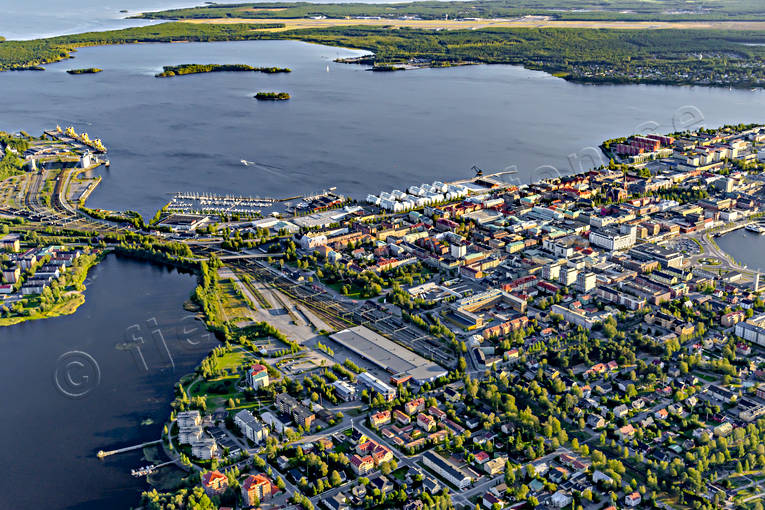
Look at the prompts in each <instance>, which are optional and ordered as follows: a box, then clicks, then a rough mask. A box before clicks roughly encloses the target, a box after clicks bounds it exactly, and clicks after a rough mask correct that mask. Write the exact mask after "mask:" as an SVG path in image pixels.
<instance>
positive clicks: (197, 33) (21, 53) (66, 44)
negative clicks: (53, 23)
mask: <svg viewBox="0 0 765 510" xmlns="http://www.w3.org/2000/svg"><path fill="white" fill-rule="evenodd" d="M283 27H284V25H283V24H282V23H265V24H255V23H232V24H225V25H224V24H213V25H202V24H199V25H196V24H192V23H161V24H159V25H151V26H147V27H134V28H126V29H122V30H107V31H104V32H86V33H82V34H74V35H62V36H57V37H49V38H47V39H33V40H30V41H4V42H0V71H7V70H13V69H25V68H29V67H34V66H39V65H40V64H49V63H51V62H58V61H59V60H63V59H66V58H69V57H70V54H71V52H72V51H74V50H75V49H76V48H79V47H84V46H98V45H104V44H135V43H145V42H178V41H184V42H208V41H241V40H247V39H256V38H258V36H257V35H256V34H258V32H257V30H258V29H265V28H283Z"/></svg>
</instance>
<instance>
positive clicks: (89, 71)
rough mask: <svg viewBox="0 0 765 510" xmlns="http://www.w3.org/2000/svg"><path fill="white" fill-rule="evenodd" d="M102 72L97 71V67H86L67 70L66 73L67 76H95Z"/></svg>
mask: <svg viewBox="0 0 765 510" xmlns="http://www.w3.org/2000/svg"><path fill="white" fill-rule="evenodd" d="M101 71H103V69H99V68H98V67H88V68H85V69H67V71H66V72H67V73H69V74H96V73H100V72H101Z"/></svg>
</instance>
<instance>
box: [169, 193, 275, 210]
mask: <svg viewBox="0 0 765 510" xmlns="http://www.w3.org/2000/svg"><path fill="white" fill-rule="evenodd" d="M277 202H279V200H278V199H276V198H270V197H250V196H244V195H216V194H214V193H175V194H174V195H173V198H172V199H171V200H170V202H169V203H168V204H167V209H168V210H169V211H172V212H178V213H184V214H190V213H223V214H260V210H261V208H263V207H271V206H273V205H274V204H276V203H277Z"/></svg>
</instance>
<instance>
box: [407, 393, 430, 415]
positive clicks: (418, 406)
mask: <svg viewBox="0 0 765 510" xmlns="http://www.w3.org/2000/svg"><path fill="white" fill-rule="evenodd" d="M424 410H425V399H424V398H422V397H420V398H416V399H414V400H411V401H409V402H407V403H406V404H404V412H405V413H406V414H408V415H410V416H411V415H413V414H414V413H417V412H420V411H424Z"/></svg>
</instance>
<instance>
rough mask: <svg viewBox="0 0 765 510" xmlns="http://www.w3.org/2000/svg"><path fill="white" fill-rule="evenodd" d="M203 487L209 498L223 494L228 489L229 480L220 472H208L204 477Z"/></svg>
mask: <svg viewBox="0 0 765 510" xmlns="http://www.w3.org/2000/svg"><path fill="white" fill-rule="evenodd" d="M202 487H203V488H204V490H205V493H207V495H208V496H215V495H217V494H223V493H224V492H226V489H228V478H227V477H226V475H224V474H223V473H221V472H220V471H218V470H217V469H216V470H215V471H208V472H207V473H205V474H203V475H202Z"/></svg>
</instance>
